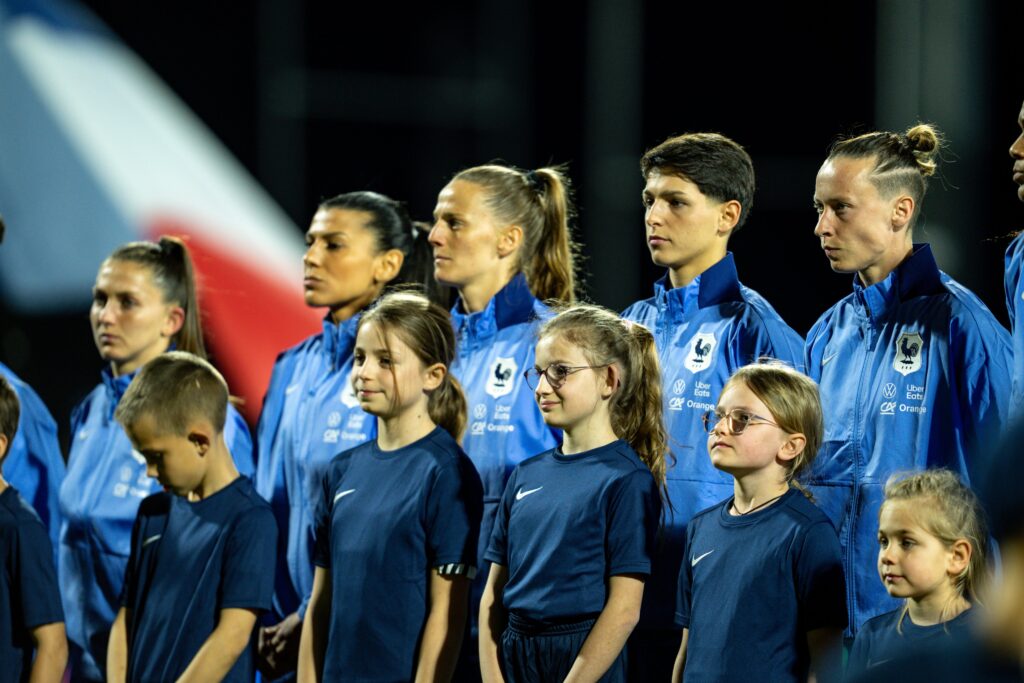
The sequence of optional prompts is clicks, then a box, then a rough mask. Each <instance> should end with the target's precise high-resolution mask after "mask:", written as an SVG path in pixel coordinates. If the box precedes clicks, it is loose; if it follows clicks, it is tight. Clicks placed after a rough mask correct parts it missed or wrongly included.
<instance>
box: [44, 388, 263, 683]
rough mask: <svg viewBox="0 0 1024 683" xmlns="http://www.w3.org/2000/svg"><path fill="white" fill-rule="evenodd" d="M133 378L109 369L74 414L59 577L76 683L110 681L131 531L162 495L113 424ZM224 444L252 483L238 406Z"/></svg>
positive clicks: (248, 449) (247, 440)
mask: <svg viewBox="0 0 1024 683" xmlns="http://www.w3.org/2000/svg"><path fill="white" fill-rule="evenodd" d="M134 376H135V373H132V374H130V375H122V376H120V377H114V376H113V374H112V373H111V372H110V369H109V368H107V369H104V370H103V373H102V379H103V381H102V382H101V383H100V384H99V385H98V386H97V387H96V388H95V389H93V390H92V393H90V394H89V395H88V396H87V397H86V398H85V400H84V401H82V403H80V404H79V405H78V406H77V407H76V408H75V410H74V412H73V413H72V415H71V454H70V457H69V458H68V470H67V476H66V477H65V478H64V483H63V485H62V486H61V488H60V512H61V515H62V516H63V523H62V525H61V530H60V545H59V548H58V551H57V552H58V555H59V557H60V559H59V563H58V567H57V572H58V576H59V577H60V587H61V597H62V598H63V601H64V616H65V626H66V628H67V635H68V641H69V644H70V646H71V653H70V654H71V658H70V663H71V666H72V680H73V681H102V680H105V678H104V675H105V674H104V672H105V671H106V668H107V666H106V665H107V660H106V656H107V638H108V636H109V635H110V626H111V624H113V622H114V617H115V616H117V610H118V608H120V606H121V589H122V588H123V585H124V573H125V569H126V567H127V565H128V556H129V555H130V553H131V540H132V539H131V537H132V525H134V523H135V516H136V513H137V512H138V509H139V504H140V503H141V502H142V499H143V498H145V497H146V496H148V495H150V494H152V493H157V492H158V491H160V484H159V482H157V480H156V479H152V478H150V477H148V476H146V460H145V459H144V458H143V457H142V455H141V454H139V453H137V452H135V451H134V450H133V449H132V445H131V442H130V441H129V440H128V436H127V435H126V434H125V433H124V429H122V428H121V425H120V424H118V422H117V421H116V420H114V409H115V408H117V404H118V402H119V401H120V400H121V396H123V395H124V392H125V390H126V389H127V388H128V385H129V384H130V383H131V381H132V378H133V377H134ZM224 440H225V442H226V443H227V445H228V449H229V450H230V451H231V455H232V456H233V457H234V459H235V466H236V467H237V468H238V471H239V473H241V474H243V475H245V476H252V472H253V461H252V438H251V437H250V435H249V427H248V426H247V425H246V424H245V420H243V419H242V416H241V415H239V414H238V411H237V410H235V408H234V406H228V415H227V419H226V420H225V424H224Z"/></svg>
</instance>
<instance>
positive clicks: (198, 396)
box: [114, 351, 228, 436]
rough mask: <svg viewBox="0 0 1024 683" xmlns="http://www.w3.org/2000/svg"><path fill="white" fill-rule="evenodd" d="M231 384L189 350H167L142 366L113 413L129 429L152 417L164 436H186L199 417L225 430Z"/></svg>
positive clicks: (217, 428)
mask: <svg viewBox="0 0 1024 683" xmlns="http://www.w3.org/2000/svg"><path fill="white" fill-rule="evenodd" d="M227 411H228V384H227V382H225V381H224V377H223V376H222V375H221V374H220V373H219V372H217V369H216V368H215V367H213V366H212V365H210V363H209V362H208V361H206V360H204V359H202V358H200V357H199V356H196V355H194V354H191V353H188V352H187V351H168V352H167V353H164V354H161V355H159V356H157V357H156V358H154V359H153V360H151V361H149V362H148V363H146V364H145V365H143V366H142V369H141V370H139V374H138V375H136V376H135V379H133V380H132V383H131V384H129V385H128V390H127V391H125V392H124V396H122V397H121V402H120V403H118V404H117V410H115V411H114V418H115V419H116V420H117V421H118V422H120V423H121V426H123V427H125V428H126V429H127V428H129V427H130V426H131V425H133V424H135V423H136V422H137V421H138V420H139V419H140V418H142V416H143V415H152V416H153V419H154V420H155V421H156V425H157V429H158V430H160V431H161V432H163V433H170V434H178V435H182V436H183V435H184V434H185V432H186V431H187V430H188V428H189V423H190V422H191V421H192V420H195V419H197V418H199V419H205V420H209V421H210V424H211V425H212V426H213V428H214V429H216V430H217V431H218V432H223V431H224V421H225V420H226V419H227Z"/></svg>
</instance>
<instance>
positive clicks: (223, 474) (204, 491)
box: [188, 437, 239, 501]
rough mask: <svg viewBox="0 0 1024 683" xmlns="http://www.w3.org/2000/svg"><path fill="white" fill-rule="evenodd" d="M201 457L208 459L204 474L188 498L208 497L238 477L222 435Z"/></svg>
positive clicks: (201, 498) (199, 498)
mask: <svg viewBox="0 0 1024 683" xmlns="http://www.w3.org/2000/svg"><path fill="white" fill-rule="evenodd" d="M203 457H206V458H209V459H210V460H209V464H208V465H207V467H206V475H205V476H204V477H203V480H202V482H200V484H199V486H198V488H196V490H194V491H192V493H191V494H190V495H189V497H188V498H189V500H193V501H195V500H203V499H204V498H209V497H210V496H212V495H213V494H215V493H217V492H218V491H220V490H221V489H223V488H226V487H227V486H228V485H229V484H231V482H233V481H234V480H235V479H238V477H239V474H238V468H236V467H235V461H234V459H232V457H231V451H229V450H228V447H227V445H226V444H225V443H224V440H223V437H221V439H220V441H219V442H218V443H216V444H215V445H214V446H212V447H211V448H210V450H209V451H208V452H207V454H206V455H205V456H203Z"/></svg>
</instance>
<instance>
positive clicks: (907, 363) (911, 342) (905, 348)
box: [892, 332, 924, 377]
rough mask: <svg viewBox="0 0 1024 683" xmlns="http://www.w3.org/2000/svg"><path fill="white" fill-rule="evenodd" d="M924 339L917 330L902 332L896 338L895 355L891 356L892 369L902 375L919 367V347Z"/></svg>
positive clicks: (922, 345) (915, 370)
mask: <svg viewBox="0 0 1024 683" xmlns="http://www.w3.org/2000/svg"><path fill="white" fill-rule="evenodd" d="M923 347H924V340H923V339H922V338H921V335H920V334H918V333H917V332H904V333H903V334H901V335H900V336H899V339H897V340H896V357H895V358H893V361H892V367H893V370H895V371H896V372H898V373H900V374H901V375H903V376H904V377H905V376H907V375H909V374H910V373H912V372H917V371H918V370H920V369H921V349H922V348H923Z"/></svg>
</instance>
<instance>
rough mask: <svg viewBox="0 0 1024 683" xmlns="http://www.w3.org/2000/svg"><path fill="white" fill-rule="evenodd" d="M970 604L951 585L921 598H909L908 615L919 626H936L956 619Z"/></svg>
mask: <svg viewBox="0 0 1024 683" xmlns="http://www.w3.org/2000/svg"><path fill="white" fill-rule="evenodd" d="M970 606H971V603H969V602H968V601H967V600H966V599H965V598H964V597H963V596H962V595H956V590H955V589H954V588H953V586H952V585H950V586H948V589H947V590H936V591H933V592H931V593H929V594H928V595H926V596H923V597H922V598H920V599H914V598H908V599H907V616H909V617H910V620H911V621H912V622H914V623H915V624H917V625H918V626H934V625H935V624H941V623H942V622H944V621H949V620H950V619H954V618H955V617H957V616H959V615H960V614H961V613H962V612H964V611H965V610H967V609H969V608H970Z"/></svg>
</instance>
